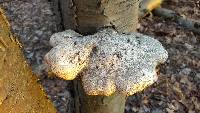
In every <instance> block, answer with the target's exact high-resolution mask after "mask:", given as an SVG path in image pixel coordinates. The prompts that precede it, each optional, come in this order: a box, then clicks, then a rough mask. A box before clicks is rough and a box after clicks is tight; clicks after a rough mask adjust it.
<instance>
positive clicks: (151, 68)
mask: <svg viewBox="0 0 200 113" xmlns="http://www.w3.org/2000/svg"><path fill="white" fill-rule="evenodd" d="M69 32H70V31H65V32H62V33H66V34H69ZM59 38H62V39H64V37H59ZM64 40H65V42H64V43H60V44H57V45H56V46H55V47H54V48H53V49H52V50H51V51H50V52H49V53H47V55H46V57H45V59H46V61H47V63H48V64H49V66H50V67H51V69H52V71H54V73H55V74H57V76H59V77H61V78H64V79H66V80H72V78H75V77H76V76H77V75H78V74H79V73H80V72H82V73H81V75H82V76H81V79H82V84H83V88H84V90H85V92H86V93H87V94H88V95H105V96H109V95H111V94H113V93H114V92H116V93H119V94H123V95H132V94H134V93H136V92H139V91H141V90H143V89H144V88H146V87H147V86H149V85H151V84H153V83H154V82H155V81H156V80H157V73H156V66H157V65H158V64H160V63H164V62H165V61H166V59H167V57H168V53H167V51H166V50H165V49H164V48H163V46H162V45H161V43H160V42H159V41H157V40H156V39H153V38H151V37H148V36H145V35H142V34H139V33H130V34H120V33H117V32H115V31H114V30H112V29H104V30H102V31H99V32H98V33H96V34H94V35H89V36H80V35H79V36H74V37H71V38H67V39H64ZM74 44H75V45H74ZM60 46H62V47H60ZM63 49H64V50H63ZM62 51H65V52H62ZM77 52H78V53H79V54H78V58H79V59H80V60H76V61H75V62H71V58H74V55H77V54H76V53H77ZM82 62H84V63H85V64H84V65H80V64H83V63H82ZM59 63H60V64H63V63H65V64H64V67H62V66H60V64H59ZM55 68H57V69H55ZM65 69H66V70H67V71H66V70H65ZM83 69H84V70H83ZM58 70H59V72H58ZM71 75H73V77H68V76H71ZM66 76H67V77H66ZM68 78H70V79H68Z"/></svg>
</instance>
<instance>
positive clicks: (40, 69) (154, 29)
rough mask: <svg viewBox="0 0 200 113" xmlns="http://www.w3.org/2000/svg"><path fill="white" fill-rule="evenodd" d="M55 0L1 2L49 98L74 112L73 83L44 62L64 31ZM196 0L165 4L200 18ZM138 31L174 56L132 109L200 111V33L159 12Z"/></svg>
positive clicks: (62, 112)
mask: <svg viewBox="0 0 200 113" xmlns="http://www.w3.org/2000/svg"><path fill="white" fill-rule="evenodd" d="M50 1H51V0H1V1H0V7H1V8H3V9H4V10H5V11H6V15H7V17H8V19H9V21H10V23H11V25H12V30H13V32H14V33H15V35H16V36H17V37H19V39H20V40H21V42H22V43H23V45H24V46H23V47H24V54H25V56H26V58H27V60H28V61H29V63H30V65H31V66H32V68H33V70H34V72H35V73H37V75H38V77H39V78H40V82H41V83H42V85H43V86H44V89H45V91H46V92H47V94H48V97H49V98H50V99H51V100H52V101H53V103H54V105H55V106H56V107H57V109H58V111H59V113H71V112H72V111H73V107H72V104H73V92H72V84H71V82H70V81H63V80H60V79H58V78H55V77H48V76H47V74H46V72H45V71H44V69H45V67H44V66H43V65H42V64H43V57H44V55H45V54H46V53H47V52H48V51H49V50H50V49H51V47H50V46H49V44H48V40H49V38H50V36H51V35H52V34H53V33H55V32H59V31H62V26H61V25H60V22H61V21H60V18H58V17H57V16H58V15H56V14H55V13H54V11H53V8H51V6H52V5H53V4H52V3H51V2H50ZM195 2H197V0H190V1H188V0H166V2H164V4H163V5H162V7H164V8H168V9H171V10H174V11H176V12H177V13H179V14H180V15H182V16H183V17H187V18H192V19H196V20H199V19H200V8H198V7H196V6H195ZM138 32H140V33H143V34H146V35H149V36H152V37H155V38H156V39H158V40H159V41H160V42H161V43H162V44H163V46H164V47H165V48H166V49H167V51H168V53H169V58H168V60H167V62H166V63H165V64H163V65H161V68H160V75H159V80H158V81H157V82H156V83H155V84H154V85H152V86H151V87H149V88H147V89H146V90H144V91H142V92H140V93H137V94H135V95H133V96H130V97H129V98H128V100H127V103H126V109H125V111H126V113H200V34H197V33H194V32H192V31H190V30H188V29H185V28H183V27H180V26H178V24H177V23H175V22H173V21H171V20H167V19H164V18H162V17H156V16H152V17H148V18H144V19H142V20H141V21H140V26H139V28H138Z"/></svg>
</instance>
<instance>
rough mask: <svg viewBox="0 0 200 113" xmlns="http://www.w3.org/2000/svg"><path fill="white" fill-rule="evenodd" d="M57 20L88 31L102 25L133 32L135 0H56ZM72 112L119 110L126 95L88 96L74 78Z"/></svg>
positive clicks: (135, 20) (120, 112) (93, 31)
mask: <svg viewBox="0 0 200 113" xmlns="http://www.w3.org/2000/svg"><path fill="white" fill-rule="evenodd" d="M58 6H59V7H58V8H57V9H59V10H60V11H61V18H62V19H61V20H62V23H63V25H64V28H65V29H73V30H75V31H77V32H79V33H81V34H92V33H95V32H97V30H98V29H99V28H102V27H107V26H109V27H112V28H114V29H115V30H117V31H118V32H135V31H136V28H137V23H138V7H139V0H59V5H58ZM74 88H75V113H123V112H124V108H125V102H126V97H125V96H122V95H117V94H114V95H112V96H108V97H107V96H89V95H87V94H86V93H85V92H84V89H83V87H82V85H81V81H80V80H75V81H74Z"/></svg>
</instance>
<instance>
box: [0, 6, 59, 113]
mask: <svg viewBox="0 0 200 113" xmlns="http://www.w3.org/2000/svg"><path fill="white" fill-rule="evenodd" d="M20 47H21V45H20V43H19V41H18V40H17V39H15V38H14V37H13V36H12V34H11V32H10V26H9V23H8V21H7V20H6V18H5V16H4V14H3V11H2V10H1V9H0V113H47V112H48V113H56V112H57V111H56V109H55V108H54V106H53V104H52V103H51V102H50V101H49V100H48V99H47V97H46V95H45V93H44V91H43V90H42V87H41V86H40V85H39V84H38V83H37V81H38V79H37V78H36V76H35V75H33V73H32V71H31V68H30V66H29V65H28V64H27V63H26V61H25V58H24V57H23V54H22V52H21V48H20Z"/></svg>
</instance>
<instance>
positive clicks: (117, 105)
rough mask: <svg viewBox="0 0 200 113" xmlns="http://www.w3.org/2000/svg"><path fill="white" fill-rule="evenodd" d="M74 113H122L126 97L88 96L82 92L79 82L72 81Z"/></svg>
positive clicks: (115, 95)
mask: <svg viewBox="0 0 200 113" xmlns="http://www.w3.org/2000/svg"><path fill="white" fill-rule="evenodd" d="M73 83H74V88H75V89H74V93H75V97H76V98H75V113H124V108H125V102H126V96H123V95H119V94H113V95H111V96H90V95H87V94H86V93H85V92H84V89H83V86H82V84H81V80H74V81H73Z"/></svg>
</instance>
